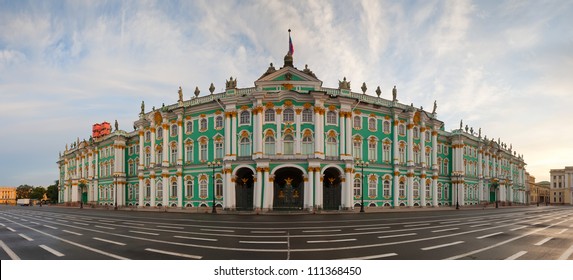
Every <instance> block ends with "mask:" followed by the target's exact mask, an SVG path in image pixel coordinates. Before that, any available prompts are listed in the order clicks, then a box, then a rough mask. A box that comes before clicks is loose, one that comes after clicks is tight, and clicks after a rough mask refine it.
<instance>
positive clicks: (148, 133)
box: [145, 131, 151, 142]
mask: <svg viewBox="0 0 573 280" xmlns="http://www.w3.org/2000/svg"><path fill="white" fill-rule="evenodd" d="M149 141H151V132H149V131H146V132H145V142H149Z"/></svg>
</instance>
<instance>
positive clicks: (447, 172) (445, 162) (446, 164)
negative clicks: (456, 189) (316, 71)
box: [444, 159, 450, 175]
mask: <svg viewBox="0 0 573 280" xmlns="http://www.w3.org/2000/svg"><path fill="white" fill-rule="evenodd" d="M444 174H446V175H448V174H450V172H449V161H448V160H447V159H444Z"/></svg>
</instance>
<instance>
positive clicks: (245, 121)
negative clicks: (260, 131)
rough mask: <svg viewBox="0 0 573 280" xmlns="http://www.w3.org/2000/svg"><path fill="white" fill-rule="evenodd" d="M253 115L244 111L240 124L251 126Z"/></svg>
mask: <svg viewBox="0 0 573 280" xmlns="http://www.w3.org/2000/svg"><path fill="white" fill-rule="evenodd" d="M250 123H251V113H249V111H242V112H241V115H240V119H239V124H250Z"/></svg>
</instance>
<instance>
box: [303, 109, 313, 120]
mask: <svg viewBox="0 0 573 280" xmlns="http://www.w3.org/2000/svg"><path fill="white" fill-rule="evenodd" d="M302 122H308V123H311V122H312V110H310V109H304V110H302Z"/></svg>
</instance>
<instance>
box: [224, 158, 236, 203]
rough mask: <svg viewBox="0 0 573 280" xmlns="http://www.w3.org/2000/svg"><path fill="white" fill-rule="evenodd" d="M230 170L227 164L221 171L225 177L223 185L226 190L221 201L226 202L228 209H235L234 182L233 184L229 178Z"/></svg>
mask: <svg viewBox="0 0 573 280" xmlns="http://www.w3.org/2000/svg"><path fill="white" fill-rule="evenodd" d="M231 172H232V170H231V165H230V164H228V165H227V166H226V167H225V171H224V172H223V176H224V178H225V185H224V186H223V187H224V189H225V190H227V192H226V193H225V197H224V198H223V201H224V202H226V203H227V206H226V207H227V208H228V209H236V207H237V203H236V198H235V184H233V182H232V180H231Z"/></svg>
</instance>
